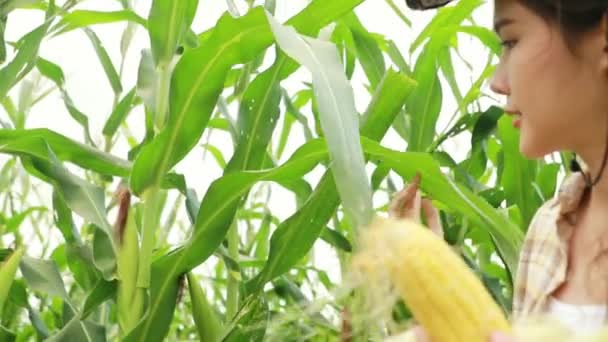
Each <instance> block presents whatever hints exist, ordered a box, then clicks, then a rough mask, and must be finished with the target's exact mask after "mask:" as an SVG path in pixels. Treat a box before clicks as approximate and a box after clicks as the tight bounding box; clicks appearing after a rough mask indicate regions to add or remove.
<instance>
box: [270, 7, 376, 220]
mask: <svg viewBox="0 0 608 342" xmlns="http://www.w3.org/2000/svg"><path fill="white" fill-rule="evenodd" d="M268 20H269V22H270V26H271V27H272V31H273V33H274V35H275V38H276V40H277V44H278V45H279V46H280V47H281V49H282V50H283V51H284V52H285V53H286V54H288V55H289V56H290V57H292V58H293V59H295V60H297V61H298V62H299V63H301V64H302V65H303V66H305V67H306V68H307V69H308V71H309V72H310V73H311V74H312V78H313V84H314V92H315V97H316V98H317V100H318V102H319V111H320V114H319V116H320V121H321V126H322V127H323V132H324V135H325V137H326V139H327V140H328V146H329V149H330V151H331V154H332V166H331V170H332V172H333V173H334V178H335V180H336V185H337V187H338V191H339V193H340V197H341V200H342V203H343V206H344V210H345V211H346V212H347V214H348V215H349V217H350V218H352V219H353V220H354V222H355V225H356V226H357V227H358V226H359V225H364V224H367V223H368V222H369V221H370V220H371V218H372V216H373V208H372V193H371V186H370V184H369V180H368V178H367V175H366V174H365V162H364V160H363V159H364V158H363V152H362V151H361V146H360V145H359V117H358V113H357V111H356V109H355V100H354V94H353V90H352V88H351V86H350V84H349V82H348V80H347V78H346V75H345V74H344V71H343V70H344V69H343V67H342V64H341V62H340V60H339V57H338V51H337V49H336V47H335V45H333V44H331V43H329V42H325V41H321V40H315V39H310V38H306V37H304V36H300V35H298V34H297V32H296V31H295V30H294V29H293V28H288V27H284V26H282V25H280V24H279V23H278V22H277V21H276V20H275V19H274V18H273V17H272V16H270V14H268ZM338 99H339V100H340V102H339V103H338Z"/></svg>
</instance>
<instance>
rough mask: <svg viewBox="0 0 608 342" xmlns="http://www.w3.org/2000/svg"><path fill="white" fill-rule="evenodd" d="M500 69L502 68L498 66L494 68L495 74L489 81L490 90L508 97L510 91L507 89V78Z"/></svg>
mask: <svg viewBox="0 0 608 342" xmlns="http://www.w3.org/2000/svg"><path fill="white" fill-rule="evenodd" d="M501 69H502V68H501V66H500V65H499V66H498V68H496V72H495V73H494V76H492V79H491V80H490V89H491V90H492V91H493V92H495V93H497V94H500V95H509V94H510V92H511V89H510V88H509V82H508V81H507V77H506V75H505V74H504V72H502V70H501Z"/></svg>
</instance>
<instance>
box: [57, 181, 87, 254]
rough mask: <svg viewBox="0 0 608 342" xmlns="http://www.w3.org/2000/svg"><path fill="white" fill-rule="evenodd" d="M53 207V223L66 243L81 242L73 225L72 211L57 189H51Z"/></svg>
mask: <svg viewBox="0 0 608 342" xmlns="http://www.w3.org/2000/svg"><path fill="white" fill-rule="evenodd" d="M53 208H54V211H55V216H54V217H55V224H56V225H57V228H59V230H60V231H61V234H62V235H63V238H64V239H65V241H66V242H67V243H68V244H81V243H82V240H81V238H80V234H79V233H78V231H77V230H76V226H75V225H74V220H73V218H72V212H71V211H70V208H69V207H68V205H67V203H65V200H64V199H63V197H62V196H61V194H60V193H59V191H57V190H53Z"/></svg>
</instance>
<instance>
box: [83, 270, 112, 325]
mask: <svg viewBox="0 0 608 342" xmlns="http://www.w3.org/2000/svg"><path fill="white" fill-rule="evenodd" d="M117 288H118V280H113V281H105V280H103V279H99V281H98V282H97V285H95V287H94V288H93V289H92V290H91V291H90V292H89V293H88V294H87V297H86V299H85V301H84V307H83V308H82V318H83V319H85V318H87V317H88V316H89V315H90V314H91V313H93V310H95V309H96V308H97V307H99V305H101V304H102V303H103V302H105V301H106V300H108V299H111V298H113V297H114V296H115V295H116V290H117Z"/></svg>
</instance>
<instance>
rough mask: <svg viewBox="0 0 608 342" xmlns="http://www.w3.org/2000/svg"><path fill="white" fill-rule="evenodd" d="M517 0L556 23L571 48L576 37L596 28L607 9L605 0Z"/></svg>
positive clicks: (607, 3)
mask: <svg viewBox="0 0 608 342" xmlns="http://www.w3.org/2000/svg"><path fill="white" fill-rule="evenodd" d="M519 2H520V3H522V4H523V5H524V6H526V7H527V8H528V9H530V10H532V11H533V12H534V13H536V14H538V15H539V16H541V17H542V18H544V19H545V20H547V21H550V22H553V23H557V24H558V25H559V27H560V29H561V31H562V34H563V36H564V39H565V40H566V43H567V44H568V46H569V47H570V48H571V49H572V50H573V49H574V47H575V46H576V42H577V38H579V36H580V35H581V34H584V33H587V32H589V31H591V30H593V29H594V28H596V27H597V26H598V25H599V24H600V22H601V20H602V17H603V16H604V14H606V12H607V10H608V1H607V0H519ZM607 41H608V37H607Z"/></svg>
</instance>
